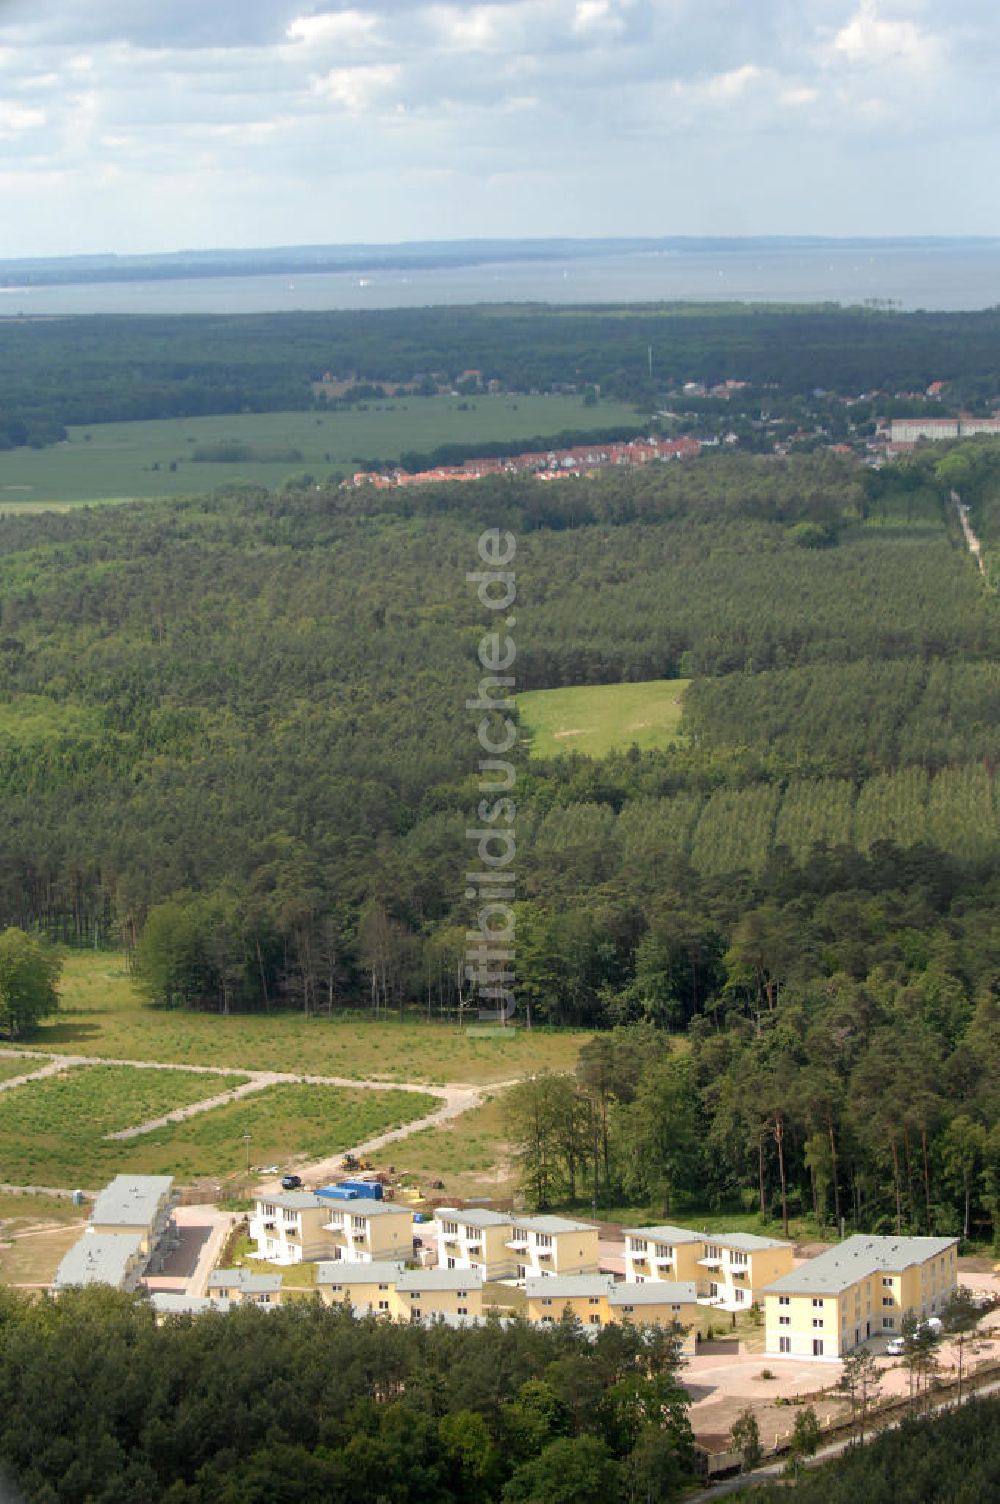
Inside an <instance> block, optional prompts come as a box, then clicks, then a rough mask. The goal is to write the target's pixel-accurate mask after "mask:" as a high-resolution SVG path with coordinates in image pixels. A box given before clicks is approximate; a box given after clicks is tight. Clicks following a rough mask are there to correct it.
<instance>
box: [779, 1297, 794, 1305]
mask: <svg viewBox="0 0 1000 1504" xmlns="http://www.w3.org/2000/svg"><path fill="white" fill-rule="evenodd" d="M791 1303H792V1297H791V1296H790V1295H779V1296H778V1304H779V1306H790V1305H791Z"/></svg>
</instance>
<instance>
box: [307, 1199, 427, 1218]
mask: <svg viewBox="0 0 1000 1504" xmlns="http://www.w3.org/2000/svg"><path fill="white" fill-rule="evenodd" d="M318 1199H319V1202H320V1205H321V1206H325V1207H326V1208H327V1209H328V1210H329V1211H330V1212H331V1214H332V1213H333V1212H343V1213H345V1214H346V1215H347V1216H349V1217H399V1216H402V1215H403V1214H404V1213H405V1215H407V1216H408V1217H410V1218H412V1216H413V1212H412V1211H411V1209H410V1208H409V1207H408V1206H397V1205H396V1204H395V1202H392V1201H369V1200H368V1199H367V1198H366V1197H362V1196H359V1197H358V1199H357V1200H356V1201H339V1200H337V1201H334V1200H332V1199H331V1198H330V1197H329V1196H321V1197H319V1198H318Z"/></svg>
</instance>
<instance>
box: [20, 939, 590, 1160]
mask: <svg viewBox="0 0 1000 1504" xmlns="http://www.w3.org/2000/svg"><path fill="white" fill-rule="evenodd" d="M62 1005H63V1008H64V1010H65V1011H64V1012H62V1013H61V1014H58V1015H57V1016H56V1017H55V1018H53V1019H52V1020H51V1021H50V1022H49V1023H47V1024H44V1025H43V1026H42V1027H41V1028H40V1029H38V1031H37V1032H36V1033H35V1034H33V1035H32V1038H31V1041H30V1044H31V1046H32V1047H33V1048H35V1049H39V1050H56V1051H64V1052H68V1053H71V1054H73V1053H75V1054H85V1055H97V1056H110V1057H112V1058H113V1057H116V1056H117V1057H118V1058H120V1059H126V1060H164V1061H172V1062H174V1063H175V1064H177V1065H223V1066H230V1067H232V1068H234V1069H236V1070H238V1069H240V1068H241V1067H244V1068H246V1069H248V1070H278V1071H289V1072H293V1073H295V1074H309V1075H327V1076H345V1077H349V1078H355V1079H358V1080H361V1079H364V1078H365V1077H372V1078H375V1079H378V1080H384V1081H424V1082H428V1083H432V1084H438V1083H441V1082H444V1081H464V1082H470V1083H473V1084H475V1083H478V1082H491V1081H508V1080H511V1079H513V1078H514V1077H516V1076H519V1075H524V1074H526V1073H527V1072H529V1071H533V1070H571V1069H572V1068H573V1066H574V1065H575V1064H576V1058H577V1055H578V1054H579V1052H580V1048H581V1046H582V1045H583V1044H584V1043H585V1042H586V1040H587V1039H589V1038H590V1035H589V1034H586V1033H575V1032H567V1033H549V1032H546V1031H544V1030H539V1029H533V1030H532V1031H531V1032H530V1033H529V1032H527V1031H526V1030H523V1029H513V1030H511V1031H510V1032H509V1033H508V1034H499V1035H477V1034H473V1033H470V1032H467V1031H464V1030H460V1029H458V1028H455V1027H454V1026H450V1025H438V1024H421V1023H412V1022H405V1023H398V1022H396V1021H392V1020H379V1021H375V1020H368V1019H365V1018H359V1017H358V1016H357V1015H356V1014H354V1015H347V1016H346V1017H341V1018H338V1017H336V1016H335V1017H333V1018H330V1019H328V1018H303V1017H302V1016H301V1015H300V1014H297V1013H288V1014H274V1013H272V1014H253V1015H250V1016H246V1015H241V1016H230V1017H228V1018H223V1017H221V1016H220V1015H218V1014H203V1013H180V1012H166V1011H164V1010H162V1009H159V1008H151V1007H149V1006H146V1005H144V1004H143V1002H142V999H141V997H140V995H139V993H138V991H137V989H136V987H135V985H134V983H133V981H132V978H131V977H130V976H129V974H128V972H127V971H126V969H125V963H124V958H123V957H121V956H116V955H113V954H107V953H96V954H95V953H93V952H89V951H85V952H81V951H72V952H69V953H67V955H66V957H65V965H64V970H63V980H62ZM217 1089H221V1088H217ZM210 1094H211V1093H210V1092H208V1093H206V1095H210ZM2 1178H3V1177H2V1175H0V1179H2Z"/></svg>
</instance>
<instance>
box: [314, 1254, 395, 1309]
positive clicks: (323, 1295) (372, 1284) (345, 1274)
mask: <svg viewBox="0 0 1000 1504" xmlns="http://www.w3.org/2000/svg"><path fill="white" fill-rule="evenodd" d="M402 1272H403V1265H402V1263H393V1262H385V1261H382V1260H372V1261H371V1262H369V1263H367V1264H362V1263H357V1262H356V1261H353V1260H352V1261H350V1262H348V1261H347V1260H346V1259H332V1260H330V1261H329V1262H328V1263H322V1264H318V1265H317V1266H316V1289H317V1290H318V1292H319V1297H320V1300H321V1301H322V1302H323V1304H324V1305H327V1306H332V1305H339V1304H340V1302H341V1301H345V1300H346V1301H347V1302H349V1304H350V1305H351V1306H352V1307H353V1308H354V1313H355V1315H359V1316H369V1315H372V1314H375V1315H377V1316H391V1315H392V1296H393V1294H394V1292H395V1289H396V1281H397V1280H398V1279H399V1276H400V1275H401V1274H402Z"/></svg>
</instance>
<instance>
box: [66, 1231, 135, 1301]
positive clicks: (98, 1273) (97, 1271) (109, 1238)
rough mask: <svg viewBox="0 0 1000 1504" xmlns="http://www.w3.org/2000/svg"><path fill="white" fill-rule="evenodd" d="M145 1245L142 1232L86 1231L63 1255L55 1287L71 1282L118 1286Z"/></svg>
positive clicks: (72, 1283) (73, 1283)
mask: <svg viewBox="0 0 1000 1504" xmlns="http://www.w3.org/2000/svg"><path fill="white" fill-rule="evenodd" d="M141 1248H142V1233H139V1232H85V1233H84V1234H83V1237H82V1238H78V1239H77V1241H76V1242H75V1243H74V1244H73V1246H72V1248H71V1249H69V1251H68V1252H67V1253H65V1254H64V1255H63V1257H62V1261H61V1262H60V1265H59V1268H58V1269H57V1270H56V1273H55V1278H54V1279H53V1281H52V1288H53V1290H64V1289H66V1287H67V1286H68V1285H114V1286H116V1287H117V1286H119V1285H121V1283H122V1282H123V1280H124V1279H125V1277H126V1274H127V1273H128V1270H129V1266H130V1264H131V1262H132V1260H133V1259H134V1258H135V1256H136V1254H138V1253H139V1252H140V1250H141Z"/></svg>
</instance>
